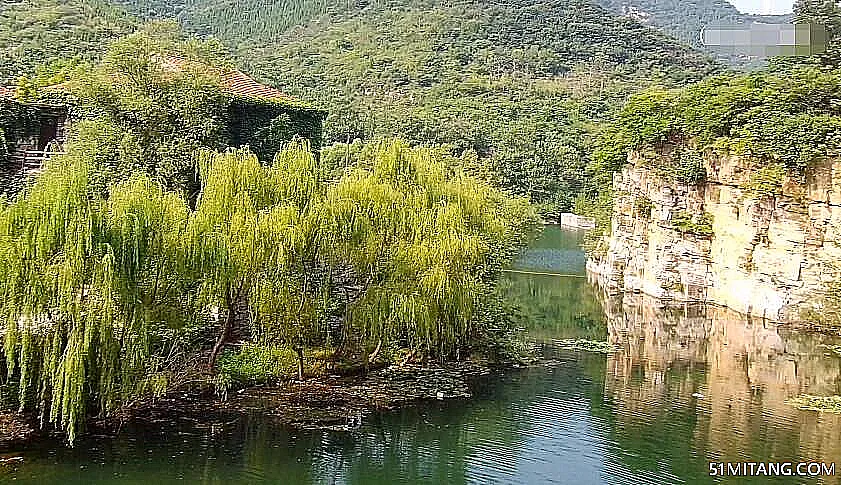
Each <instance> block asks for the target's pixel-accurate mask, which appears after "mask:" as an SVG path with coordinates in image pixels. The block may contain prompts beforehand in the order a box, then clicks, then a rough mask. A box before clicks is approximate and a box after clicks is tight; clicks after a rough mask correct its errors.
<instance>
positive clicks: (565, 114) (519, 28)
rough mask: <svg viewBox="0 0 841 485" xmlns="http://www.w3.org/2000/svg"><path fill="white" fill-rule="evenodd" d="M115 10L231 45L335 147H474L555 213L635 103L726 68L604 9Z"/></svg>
mask: <svg viewBox="0 0 841 485" xmlns="http://www.w3.org/2000/svg"><path fill="white" fill-rule="evenodd" d="M41 1H43V2H46V1H48V0H41ZM74 1H75V2H79V4H80V5H82V4H85V5H90V4H92V3H91V2H93V1H94V0H74ZM112 1H113V2H115V3H116V4H117V5H116V6H115V8H114V9H112V11H114V12H119V11H120V10H121V9H122V8H125V9H126V10H128V11H129V12H131V13H132V14H134V15H136V16H137V17H138V18H147V19H148V18H167V17H176V18H178V19H179V20H180V21H181V23H182V24H183V25H184V26H185V27H186V28H187V30H189V31H192V32H195V33H198V34H200V35H213V36H215V37H217V38H219V39H220V40H222V41H223V42H224V43H225V44H226V45H228V47H230V48H231V49H232V51H233V53H234V54H235V56H236V58H237V60H238V62H239V64H240V65H241V66H242V67H244V69H246V70H247V71H249V72H251V73H253V74H255V75H256V76H257V77H258V78H260V79H261V80H262V81H265V82H268V83H270V84H273V85H276V86H279V87H281V88H282V89H284V90H285V91H287V92H288V93H289V94H292V95H295V96H297V97H299V98H301V99H303V100H305V101H309V102H313V103H315V104H317V105H319V106H320V107H322V108H324V109H326V110H327V111H328V112H329V113H330V115H329V118H328V119H327V122H326V125H325V130H326V131H325V138H326V140H327V141H328V143H329V142H349V141H352V140H353V139H355V138H362V139H367V138H372V137H383V136H399V137H402V138H405V139H407V140H408V141H410V142H412V143H438V144H446V145H450V146H451V147H452V149H453V151H454V152H463V151H465V150H473V151H474V152H475V153H476V155H477V156H478V157H479V158H480V159H481V162H477V164H476V165H477V167H482V170H483V171H484V172H485V174H486V175H487V177H489V178H494V179H496V181H497V182H498V183H500V184H501V185H503V186H505V187H507V188H508V189H510V190H511V191H513V192H516V193H519V194H524V195H529V196H531V197H532V199H533V200H534V201H536V202H539V203H542V204H544V205H545V207H546V210H547V212H556V211H559V210H566V209H569V208H570V207H571V204H572V201H573V199H574V197H575V195H576V194H577V193H579V192H580V191H581V187H582V185H583V184H584V183H585V180H584V175H583V173H584V171H583V168H584V167H585V166H586V165H587V161H588V160H587V154H588V153H589V152H590V149H591V147H590V139H591V134H592V133H594V132H595V131H597V130H598V126H599V123H600V122H601V121H603V120H605V119H609V118H611V117H612V114H613V112H614V111H615V109H616V107H617V106H619V105H621V103H622V102H623V101H624V100H625V99H626V98H627V96H628V95H629V94H630V93H632V92H634V91H636V90H638V89H640V88H642V87H646V86H649V85H652V84H656V85H663V86H674V85H678V84H683V83H685V82H687V81H690V80H695V79H699V78H702V77H704V76H705V75H707V74H708V73H710V72H713V71H715V70H717V69H718V66H717V65H715V64H714V63H713V62H712V61H711V60H710V59H709V58H707V57H706V56H705V55H703V54H700V53H698V52H696V51H693V50H691V49H690V48H688V47H687V46H685V45H684V44H681V43H680V42H678V41H675V40H674V39H672V38H670V37H668V36H666V35H664V34H662V33H659V32H657V31H655V30H654V29H651V28H649V27H646V26H644V25H642V24H640V23H639V22H637V21H635V20H633V19H630V18H623V17H621V16H617V15H613V14H611V13H609V12H608V11H606V10H604V9H603V8H601V7H599V6H598V5H596V4H594V3H593V2H592V1H590V0H546V1H541V2H533V1H526V0H505V1H501V2H487V1H480V0H456V1H448V2H444V1H442V0H420V1H408V0H370V1H366V0H355V1H351V0H340V1H336V0H238V1H233V0H112ZM121 18H124V17H121ZM0 46H2V43H0ZM478 169H479V168H477V170H478Z"/></svg>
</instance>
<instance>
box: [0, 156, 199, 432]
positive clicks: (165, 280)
mask: <svg viewBox="0 0 841 485" xmlns="http://www.w3.org/2000/svg"><path fill="white" fill-rule="evenodd" d="M90 175H91V174H90V170H89V165H88V162H87V161H86V160H85V159H83V158H73V157H65V158H61V159H56V161H55V162H54V163H53V164H52V165H51V166H50V167H49V168H48V169H47V171H46V173H44V174H43V175H42V176H41V177H40V178H39V180H38V182H37V183H35V184H34V185H33V186H32V187H30V188H29V189H28V190H27V192H26V193H25V194H24V195H23V196H21V197H19V198H18V200H17V201H15V202H14V203H12V204H9V205H7V206H5V207H3V210H2V213H0V253H2V255H3V257H2V258H1V259H0V318H2V320H1V321H2V323H3V325H4V327H5V331H4V334H3V343H4V349H5V363H6V370H7V372H6V380H7V383H13V384H15V385H16V387H17V389H18V396H17V399H16V401H17V404H18V406H19V407H20V408H21V409H24V408H27V407H32V408H34V409H36V410H37V411H38V412H39V413H40V416H41V420H42V423H44V422H46V421H49V422H52V423H55V424H56V425H59V426H61V427H63V428H64V429H65V430H66V431H67V433H68V438H69V440H70V441H71V442H72V441H73V439H74V438H75V435H76V432H77V430H79V429H80V428H81V426H82V425H83V422H84V418H85V417H86V416H87V414H88V413H89V412H91V411H92V410H98V411H99V412H101V413H109V412H111V411H113V410H114V409H115V408H116V407H117V406H118V405H119V404H120V403H121V402H122V401H123V400H125V399H126V398H128V397H130V396H132V395H135V394H136V393H138V392H142V391H143V390H144V389H147V388H149V387H150V386H152V385H153V384H154V383H156V382H159V379H160V377H161V376H160V375H159V373H160V371H161V367H160V365H159V364H160V362H159V361H156V360H153V359H149V357H150V355H152V354H153V353H154V351H155V349H154V347H155V345H156V342H155V341H154V339H152V338H151V332H150V329H151V328H152V326H153V325H155V324H156V323H158V322H160V321H166V322H167V324H168V325H171V326H178V325H180V324H182V323H183V319H184V318H186V317H185V316H189V314H190V312H186V311H184V308H183V305H184V303H185V302H184V300H183V298H182V297H183V296H184V294H189V292H185V291H183V289H182V288H179V286H181V285H180V283H181V282H180V281H179V279H178V278H177V277H176V276H174V275H177V274H178V273H179V272H180V271H179V266H182V265H183V264H184V262H185V260H184V258H183V256H182V253H183V252H182V251H181V250H180V248H179V245H180V241H181V233H183V231H184V229H185V225H186V223H187V216H188V211H187V207H186V205H185V203H184V201H183V200H182V199H181V198H180V197H179V196H176V195H173V194H171V193H167V192H165V191H164V190H163V188H162V187H161V186H160V184H157V183H154V182H152V181H151V180H149V179H148V178H146V177H143V176H138V177H135V178H132V179H130V180H128V181H125V182H123V183H120V184H118V185H115V186H114V187H112V190H111V194H110V197H109V198H108V199H107V200H106V199H103V198H101V197H100V196H99V194H98V191H94V190H91V184H90V178H91V177H90Z"/></svg>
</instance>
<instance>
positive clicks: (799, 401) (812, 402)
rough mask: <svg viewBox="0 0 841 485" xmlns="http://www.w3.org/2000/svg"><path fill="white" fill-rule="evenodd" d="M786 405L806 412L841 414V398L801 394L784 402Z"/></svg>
mask: <svg viewBox="0 0 841 485" xmlns="http://www.w3.org/2000/svg"><path fill="white" fill-rule="evenodd" d="M786 404H789V405H791V406H794V407H796V408H797V409H803V410H808V411H820V412H826V413H835V414H841V396H812V395H810V394H803V395H800V396H797V397H794V398H791V399H789V400H787V401H786Z"/></svg>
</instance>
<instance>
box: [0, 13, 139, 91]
mask: <svg viewBox="0 0 841 485" xmlns="http://www.w3.org/2000/svg"><path fill="white" fill-rule="evenodd" d="M136 24H137V22H136V20H134V18H133V17H131V16H130V15H128V14H126V13H125V11H124V10H123V9H121V8H116V7H114V6H113V5H112V4H111V3H110V2H108V1H107V0H69V1H67V0H27V1H25V2H16V3H12V2H3V3H2V4H0V84H9V83H10V82H14V81H15V80H16V79H17V77H18V76H19V75H21V74H26V73H28V72H30V71H31V70H32V69H33V68H34V67H35V66H37V65H39V64H41V63H44V62H46V61H49V60H51V59H57V58H68V57H75V56H82V57H84V58H91V57H94V56H96V55H98V54H100V53H102V52H103V51H104V50H105V48H106V47H107V41H109V40H111V39H114V38H116V37H118V36H120V35H123V34H126V33H128V32H130V31H132V30H133V29H134V28H135V26H136Z"/></svg>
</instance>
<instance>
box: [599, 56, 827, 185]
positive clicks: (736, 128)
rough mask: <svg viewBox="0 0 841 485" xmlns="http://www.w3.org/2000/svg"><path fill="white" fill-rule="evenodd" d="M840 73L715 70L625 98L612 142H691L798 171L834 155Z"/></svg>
mask: <svg viewBox="0 0 841 485" xmlns="http://www.w3.org/2000/svg"><path fill="white" fill-rule="evenodd" d="M839 103H841V73H839V72H837V71H827V70H823V69H820V68H817V67H800V68H797V69H793V70H792V71H790V72H788V73H772V72H761V73H754V74H748V75H733V74H728V75H720V76H714V77H712V78H710V79H707V80H705V81H702V82H700V83H697V84H694V85H692V86H689V87H686V88H683V89H679V90H662V89H653V90H648V91H645V92H643V93H640V94H638V95H636V96H634V97H632V98H631V99H630V100H629V101H628V103H627V104H626V105H625V107H624V108H623V110H622V112H621V114H620V117H619V126H618V132H619V133H621V135H622V136H618V137H615V140H616V141H615V143H617V144H618V145H619V148H623V149H625V150H628V149H639V148H641V147H644V146H657V145H659V144H663V143H667V142H669V143H675V144H683V143H686V141H687V140H692V141H693V143H694V144H696V145H697V146H698V147H699V148H700V149H701V150H705V149H714V150H722V151H728V152H731V153H735V154H738V155H743V156H749V157H753V158H756V159H758V160H760V161H764V162H768V163H774V162H780V163H782V164H783V165H785V167H786V168H787V169H789V170H792V171H796V172H802V170H804V169H805V168H807V167H808V166H809V165H810V164H812V163H813V162H815V161H816V160H819V159H822V158H825V157H834V156H839V155H841V116H839V114H838V111H837V106H838V105H839Z"/></svg>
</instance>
